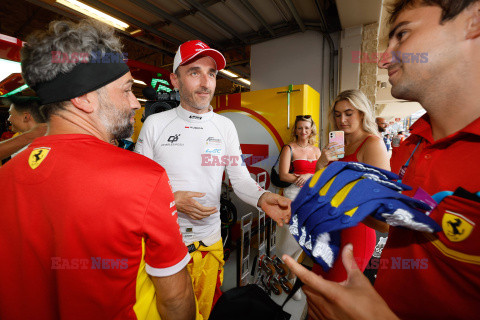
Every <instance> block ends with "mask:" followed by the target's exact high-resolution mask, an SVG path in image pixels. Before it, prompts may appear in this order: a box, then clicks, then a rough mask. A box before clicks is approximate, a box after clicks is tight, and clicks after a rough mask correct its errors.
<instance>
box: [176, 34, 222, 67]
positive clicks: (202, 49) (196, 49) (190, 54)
mask: <svg viewBox="0 0 480 320" xmlns="http://www.w3.org/2000/svg"><path fill="white" fill-rule="evenodd" d="M199 55H202V56H209V57H211V58H212V59H213V60H215V63H216V65H217V70H222V69H223V68H225V65H226V61H225V57H224V56H223V54H221V53H220V51H217V50H215V49H212V48H210V47H209V46H208V45H207V44H206V43H204V42H202V41H200V40H191V41H187V42H185V43H182V44H181V45H180V47H178V50H177V53H176V54H175V58H174V59H173V72H175V71H176V70H177V68H178V66H181V65H184V64H185V63H187V62H189V61H190V60H192V59H193V58H195V57H196V56H199Z"/></svg>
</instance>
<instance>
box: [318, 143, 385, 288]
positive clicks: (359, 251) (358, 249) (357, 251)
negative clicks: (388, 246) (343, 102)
mask: <svg viewBox="0 0 480 320" xmlns="http://www.w3.org/2000/svg"><path fill="white" fill-rule="evenodd" d="M370 137H371V136H368V137H367V138H365V140H363V142H362V143H361V144H360V146H359V147H358V148H357V150H355V152H354V153H352V154H349V155H347V156H345V157H344V158H343V159H340V160H339V161H344V162H358V159H357V154H358V151H360V149H361V148H362V146H363V144H364V143H365V142H366V141H367V139H368V138H370ZM376 240H377V239H376V234H375V230H374V229H372V228H369V227H367V226H366V225H364V224H363V223H360V224H358V225H357V226H355V227H352V228H348V229H344V230H342V239H341V246H340V253H339V256H338V259H337V260H336V261H335V262H334V263H333V267H332V268H331V269H330V270H329V271H328V272H325V271H323V269H322V267H320V265H318V264H314V266H313V269H312V271H313V272H315V273H316V274H320V275H321V276H322V277H324V278H325V279H327V280H331V281H336V282H341V281H344V280H346V279H347V271H346V270H345V267H344V266H343V262H342V256H341V254H342V250H343V247H345V245H347V244H348V243H351V244H353V256H354V257H355V261H356V262H357V264H358V267H359V268H360V270H362V271H364V270H365V268H366V267H367V265H368V262H369V261H370V258H371V257H372V255H373V251H374V250H375V244H376Z"/></svg>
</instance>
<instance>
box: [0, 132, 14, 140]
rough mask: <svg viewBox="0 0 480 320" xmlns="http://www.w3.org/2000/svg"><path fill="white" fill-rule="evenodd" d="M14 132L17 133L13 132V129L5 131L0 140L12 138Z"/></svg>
mask: <svg viewBox="0 0 480 320" xmlns="http://www.w3.org/2000/svg"><path fill="white" fill-rule="evenodd" d="M14 134H15V133H13V132H12V131H5V132H4V133H2V136H1V137H0V141H3V140H8V139H10V138H12V137H13V135H14Z"/></svg>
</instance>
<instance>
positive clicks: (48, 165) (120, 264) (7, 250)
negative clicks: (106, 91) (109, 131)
mask: <svg viewBox="0 0 480 320" xmlns="http://www.w3.org/2000/svg"><path fill="white" fill-rule="evenodd" d="M0 188H1V189H3V190H10V191H9V192H8V194H7V193H4V194H2V199H1V201H0V212H1V223H0V257H1V263H0V319H2V320H10V319H137V318H138V319H156V318H158V313H157V310H156V305H155V290H154V287H153V284H152V282H151V281H150V278H149V277H148V275H147V273H148V274H150V275H154V276H169V275H172V274H175V273H177V272H178V271H180V270H181V269H182V268H183V267H184V266H185V265H186V264H187V263H188V261H189V260H190V256H189V255H188V253H187V248H186V247H185V245H184V244H183V241H182V237H181V234H180V230H179V226H178V223H177V214H176V210H175V203H174V197H173V194H172V191H171V188H170V186H169V181H168V177H167V175H166V173H165V171H164V170H163V168H162V167H160V166H159V165H158V164H156V163H155V162H153V161H151V160H150V159H147V158H145V157H143V156H141V155H138V154H135V153H133V152H130V151H127V150H123V149H120V148H117V147H115V146H113V145H110V144H108V143H105V142H103V141H100V140H99V139H97V138H94V137H92V136H89V135H56V136H46V137H42V138H38V139H36V140H35V141H34V142H33V143H32V144H31V145H30V146H29V147H28V148H27V149H26V150H25V151H23V152H22V153H20V154H19V155H18V156H17V157H15V158H13V159H12V160H11V161H9V162H8V163H7V164H6V165H5V166H3V167H2V168H0Z"/></svg>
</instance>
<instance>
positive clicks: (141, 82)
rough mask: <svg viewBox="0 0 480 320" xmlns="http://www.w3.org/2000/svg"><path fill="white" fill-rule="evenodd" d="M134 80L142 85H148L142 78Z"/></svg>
mask: <svg viewBox="0 0 480 320" xmlns="http://www.w3.org/2000/svg"><path fill="white" fill-rule="evenodd" d="M133 82H134V83H138V84H141V85H142V86H146V85H147V84H146V83H145V82H143V81H142V80H137V79H133Z"/></svg>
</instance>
